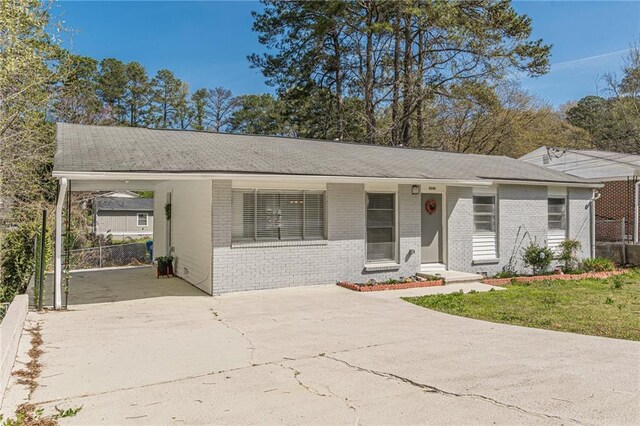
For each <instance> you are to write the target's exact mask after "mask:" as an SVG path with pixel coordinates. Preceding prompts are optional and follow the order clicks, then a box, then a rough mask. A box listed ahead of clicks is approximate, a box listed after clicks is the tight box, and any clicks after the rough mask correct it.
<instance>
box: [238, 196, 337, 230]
mask: <svg viewBox="0 0 640 426" xmlns="http://www.w3.org/2000/svg"><path fill="white" fill-rule="evenodd" d="M324 210H325V208H324V191H293V190H291V191H290V190H281V191H273V190H253V189H249V190H245V189H234V190H233V195H232V240H233V241H236V242H237V241H297V240H320V239H324V238H325V214H324Z"/></svg>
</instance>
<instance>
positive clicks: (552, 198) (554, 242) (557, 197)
mask: <svg viewBox="0 0 640 426" xmlns="http://www.w3.org/2000/svg"><path fill="white" fill-rule="evenodd" d="M547 224H548V231H547V247H549V248H550V249H551V251H553V252H554V253H557V252H559V251H560V244H561V243H562V242H563V241H564V240H565V239H566V238H567V194H566V191H561V190H556V191H552V190H549V195H548V198H547Z"/></svg>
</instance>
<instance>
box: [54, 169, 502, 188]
mask: <svg viewBox="0 0 640 426" xmlns="http://www.w3.org/2000/svg"><path fill="white" fill-rule="evenodd" d="M53 177H55V178H67V179H72V180H74V179H81V180H87V181H90V180H94V181H100V180H102V181H105V180H106V181H109V180H209V179H229V180H238V181H241V180H256V179H259V180H263V181H281V180H283V179H287V180H289V179H296V180H299V181H313V182H318V181H322V182H363V183H366V182H394V183H408V184H411V183H415V184H418V183H428V182H432V183H441V184H448V185H463V186H489V185H491V184H492V182H493V181H491V180H486V179H478V180H456V179H424V178H384V177H366V176H362V177H360V176H323V175H313V176H312V175H287V174H260V173H147V172H140V173H128V172H65V171H54V172H53Z"/></svg>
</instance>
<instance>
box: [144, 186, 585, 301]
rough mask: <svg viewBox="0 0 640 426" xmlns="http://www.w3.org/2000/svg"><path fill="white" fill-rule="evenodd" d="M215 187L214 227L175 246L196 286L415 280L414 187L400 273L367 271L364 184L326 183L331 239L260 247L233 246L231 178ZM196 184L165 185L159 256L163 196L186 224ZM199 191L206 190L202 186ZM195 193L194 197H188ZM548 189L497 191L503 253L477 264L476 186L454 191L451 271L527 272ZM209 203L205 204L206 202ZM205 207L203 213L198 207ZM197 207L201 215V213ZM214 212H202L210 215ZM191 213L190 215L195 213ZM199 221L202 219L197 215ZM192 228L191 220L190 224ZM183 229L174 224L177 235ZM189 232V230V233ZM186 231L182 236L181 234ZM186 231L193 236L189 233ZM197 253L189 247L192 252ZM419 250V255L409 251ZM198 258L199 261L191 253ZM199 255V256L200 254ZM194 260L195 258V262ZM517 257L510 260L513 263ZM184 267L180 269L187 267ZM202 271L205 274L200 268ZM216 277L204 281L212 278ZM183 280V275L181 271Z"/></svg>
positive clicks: (220, 288)
mask: <svg viewBox="0 0 640 426" xmlns="http://www.w3.org/2000/svg"><path fill="white" fill-rule="evenodd" d="M209 183H210V184H211V185H210V186H209V185H208V184H207V185H204V186H202V188H205V187H206V188H210V191H211V201H210V208H211V209H210V210H211V214H210V218H211V222H210V223H211V228H210V231H209V228H208V227H206V226H202V225H198V226H197V227H194V228H193V229H194V230H195V229H197V232H195V233H191V234H190V233H188V232H185V229H187V228H185V229H183V230H182V231H181V232H177V234H176V233H174V235H176V238H177V241H175V242H174V245H175V246H176V253H175V254H176V257H177V259H180V260H178V261H177V263H178V268H177V272H178V273H181V272H182V271H183V269H184V266H186V267H187V268H188V270H189V275H190V276H185V278H186V279H187V280H188V281H190V282H192V283H194V284H198V285H199V286H200V287H201V288H203V289H205V291H211V290H210V287H209V285H210V284H211V280H212V282H213V293H214V294H218V293H224V292H230V291H241V290H257V289H267V288H278V287H286V286H299V285H315V284H331V283H335V282H336V281H338V280H347V281H356V282H362V281H367V280H369V279H371V278H375V279H376V280H384V279H388V278H399V277H401V276H408V275H412V274H414V273H415V272H417V271H418V270H419V269H420V241H421V238H420V235H421V230H420V219H421V218H420V214H421V209H422V206H421V202H420V199H421V198H420V196H419V195H412V194H411V186H410V185H399V186H398V208H399V210H398V235H399V238H400V242H399V253H398V259H399V263H400V268H399V269H398V270H396V271H383V272H367V271H365V269H364V267H365V216H366V211H365V187H364V185H362V184H337V183H333V184H327V193H326V201H327V224H326V226H327V237H328V238H327V240H326V241H319V242H318V241H313V242H293V243H291V242H288V243H272V244H267V245H264V244H263V245H260V246H254V247H247V246H244V247H239V246H237V245H236V246H234V247H232V243H231V228H232V226H231V181H230V180H214V181H213V182H209ZM196 186H197V185H193V182H191V183H189V182H184V183H183V184H175V183H170V182H167V183H164V184H162V185H159V188H158V193H157V194H156V197H155V200H156V205H155V214H156V219H157V221H156V227H155V228H156V229H155V230H154V231H155V235H154V240H155V253H154V254H155V256H159V255H162V254H165V253H164V249H163V247H164V246H165V236H164V229H165V223H164V202H165V200H164V198H165V193H166V192H167V191H173V194H174V195H173V196H174V200H173V203H174V212H175V213H176V215H175V218H176V220H179V218H180V217H181V216H184V219H185V220H186V221H185V226H187V222H189V223H191V222H194V220H193V219H189V217H191V215H187V214H186V213H188V212H187V210H185V211H184V213H185V214H184V215H182V214H180V213H181V209H180V207H179V205H178V204H183V205H184V207H185V208H187V209H191V207H189V206H192V205H193V203H194V202H195V201H194V199H193V194H194V190H195V189H196ZM198 188H200V187H199V186H198ZM197 192H198V194H199V196H198V200H196V201H201V203H199V204H202V203H205V204H208V203H209V201H208V197H207V196H203V194H202V191H197ZM189 194H192V195H189ZM590 198H591V190H590V189H581V188H574V189H569V190H568V199H569V204H568V215H569V217H568V219H569V237H570V238H575V239H578V240H580V241H581V242H582V253H581V254H580V255H581V257H588V256H589V254H590V231H591V227H590V207H589V206H590V204H589V199H590ZM546 200H547V188H546V187H543V186H522V185H501V186H499V187H498V210H499V217H498V229H499V234H498V250H499V262H498V263H494V264H484V265H474V264H473V261H472V258H473V253H472V236H473V205H472V189H471V188H468V187H452V186H450V187H448V188H447V196H446V204H447V217H448V221H447V226H448V228H447V229H448V239H449V241H448V244H446V246H447V257H448V267H449V269H452V270H458V271H468V272H486V273H488V274H490V275H493V274H495V273H497V272H500V271H501V270H502V269H503V268H504V267H505V266H507V265H509V264H510V263H511V265H512V267H513V268H515V269H516V270H521V271H522V270H523V266H522V263H521V261H520V251H521V248H522V247H523V246H526V244H528V242H529V241H531V240H533V239H537V241H539V242H541V243H542V242H544V241H545V240H546V238H547V201H546ZM203 205H204V204H203ZM200 210H202V209H200ZM200 210H198V211H200ZM207 210H208V209H204V210H202V211H203V212H207ZM189 211H190V210H189ZM199 217H200V216H199ZM191 225H193V223H191ZM179 227H180V225H179V224H176V231H177V228H179ZM189 229H191V228H189ZM209 232H210V239H208V241H210V242H212V244H211V245H210V246H212V248H211V249H210V250H211V251H209V248H208V247H207V246H206V244H205V245H204V246H203V248H196V245H194V242H195V241H204V240H205V239H207V238H206V236H207V235H208V234H209ZM178 234H180V235H178ZM187 234H188V235H187ZM192 247H193V248H195V251H194V250H191V248H192ZM412 250H413V253H412V252H411V251H412ZM192 255H193V256H192ZM200 255H202V256H203V257H202V261H203V262H205V263H208V261H205V260H204V256H207V259H211V263H210V265H208V266H210V267H211V269H209V270H207V269H202V268H201V267H200V265H199V263H202V262H200V261H197V259H196V257H197V258H198V259H200V257H199V256H200ZM194 256H195V257H194ZM192 257H193V259H191V258H192ZM510 260H511V262H510ZM181 268H182V269H181ZM201 269H202V270H201ZM209 273H210V274H211V275H210V276H211V278H207V279H208V280H209V281H207V283H206V284H205V283H203V282H202V281H203V279H205V278H206V276H207V275H208V274H209ZM183 275H184V274H183Z"/></svg>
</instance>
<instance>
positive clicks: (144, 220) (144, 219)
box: [136, 213, 149, 226]
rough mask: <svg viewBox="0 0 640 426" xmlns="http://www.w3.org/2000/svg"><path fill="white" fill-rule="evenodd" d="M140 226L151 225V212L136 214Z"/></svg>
mask: <svg viewBox="0 0 640 426" xmlns="http://www.w3.org/2000/svg"><path fill="white" fill-rule="evenodd" d="M136 219H137V223H138V226H149V213H138V214H136Z"/></svg>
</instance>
